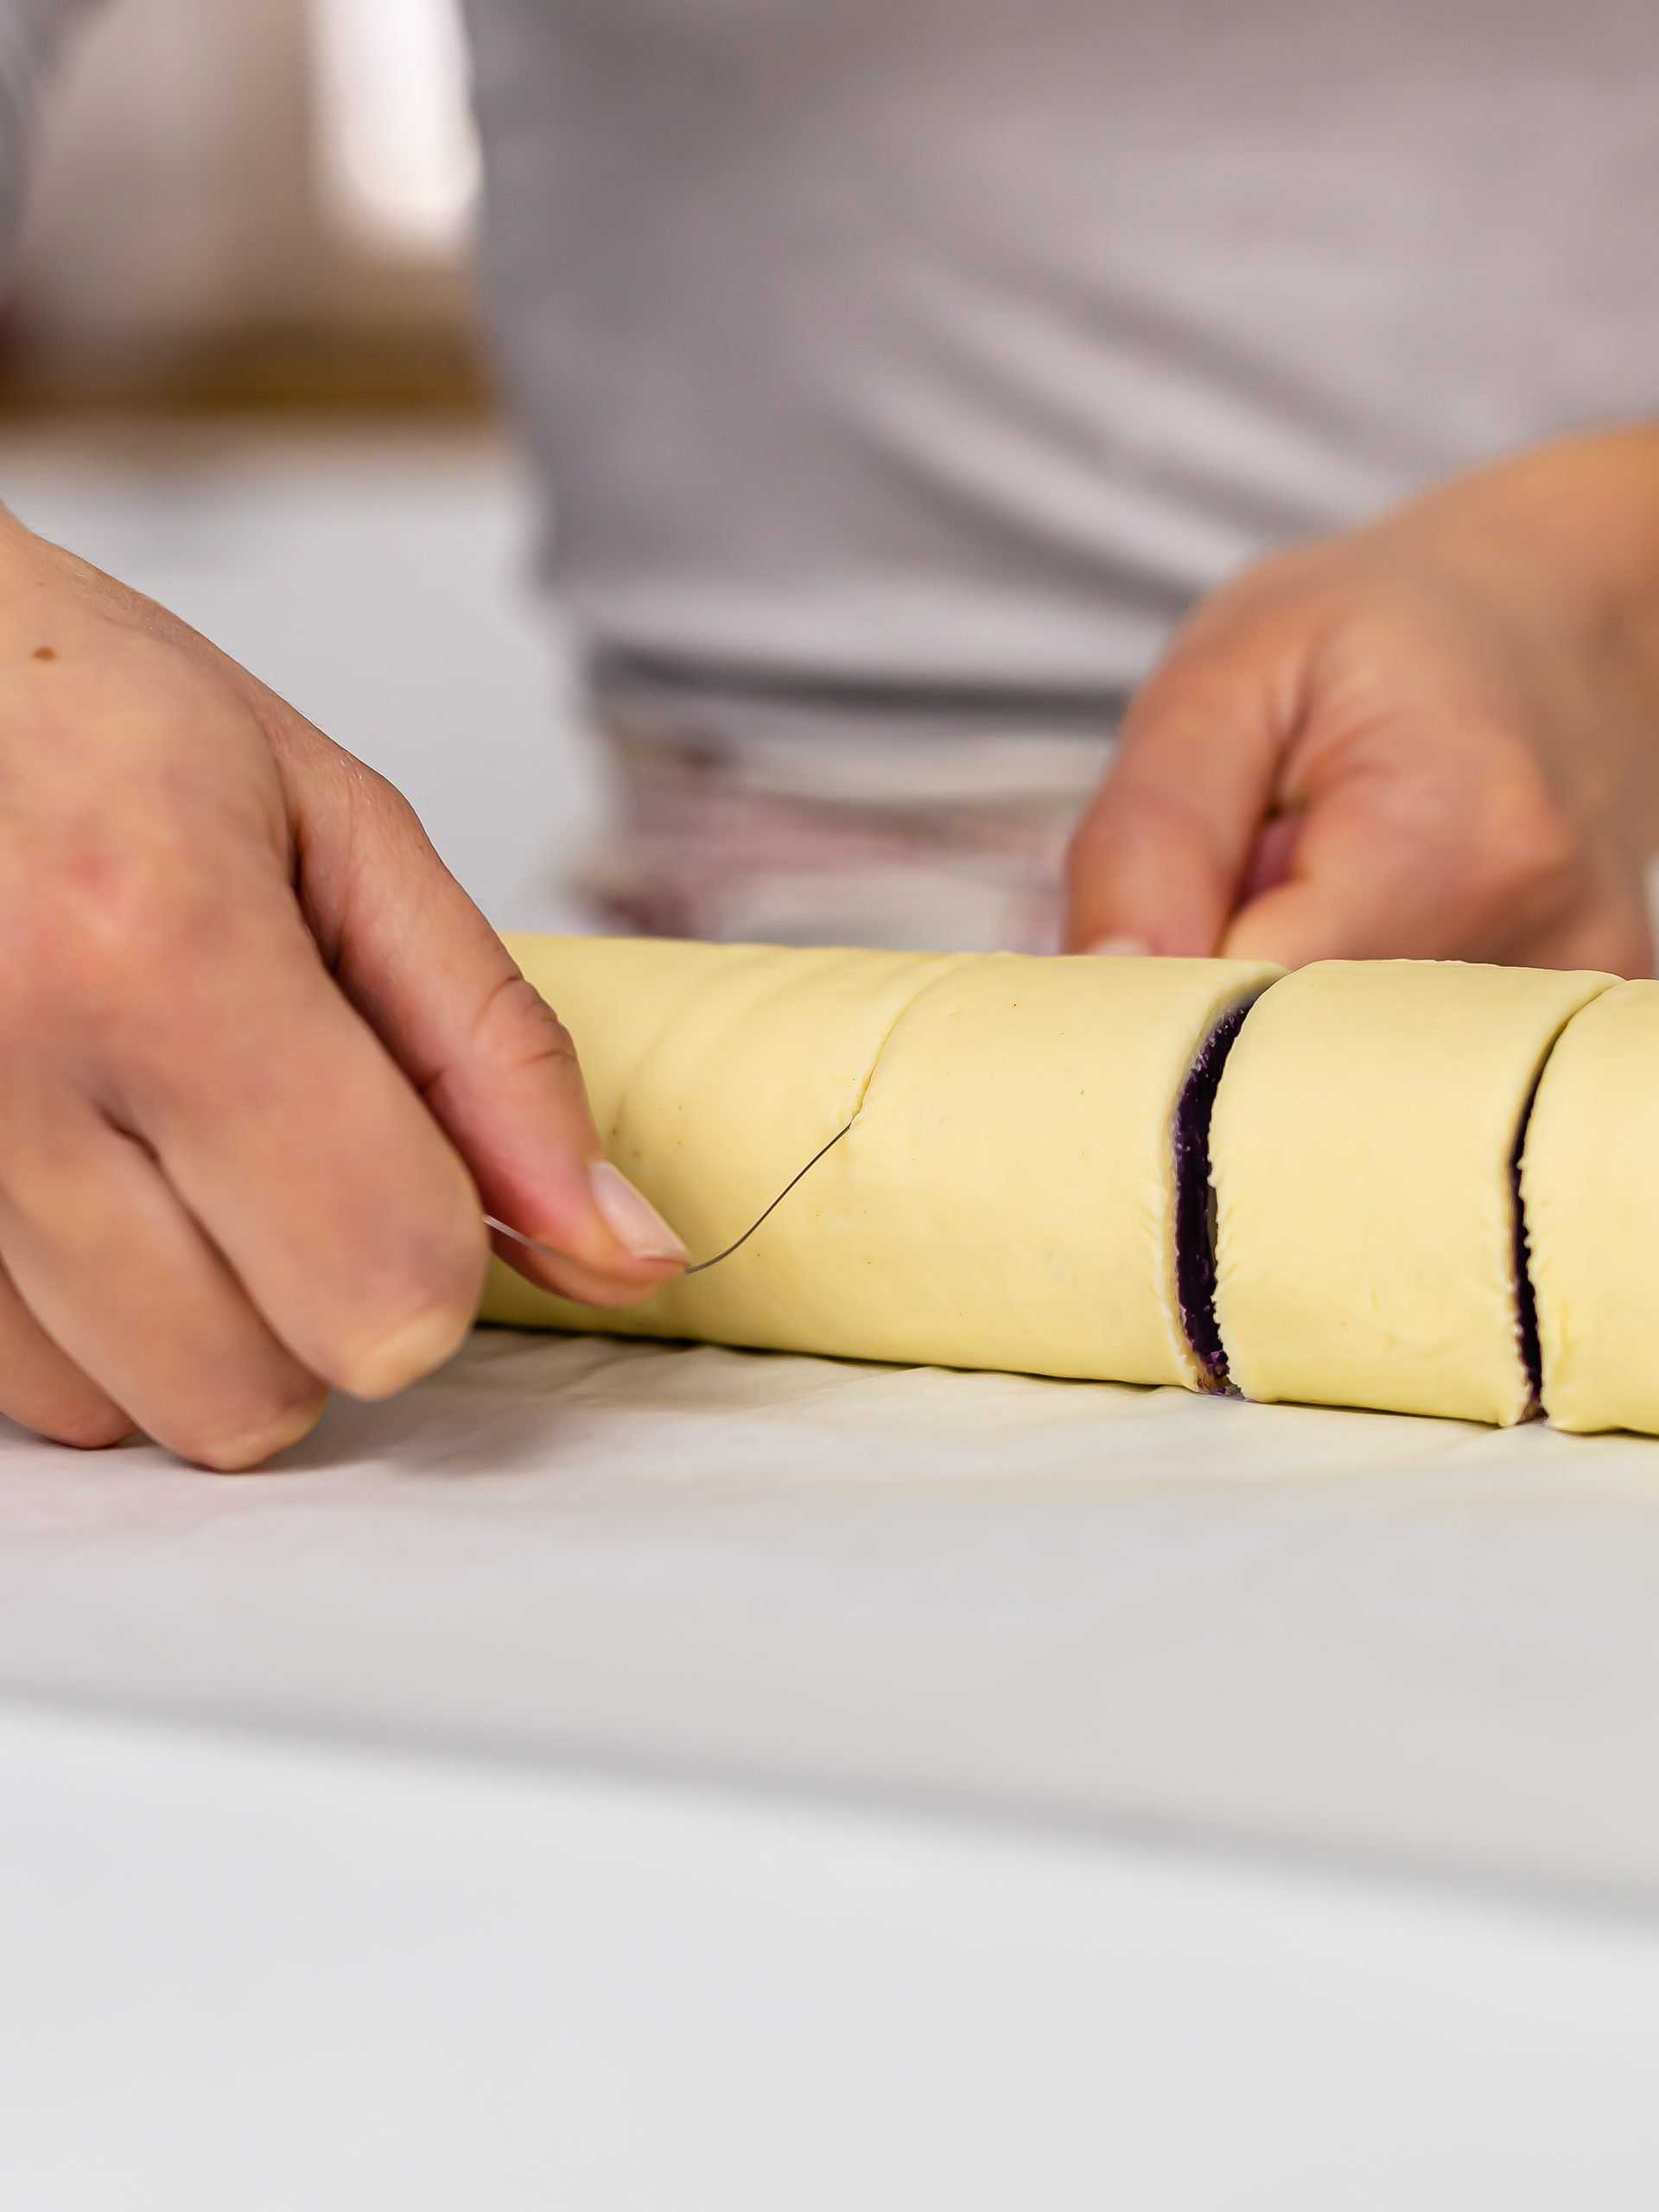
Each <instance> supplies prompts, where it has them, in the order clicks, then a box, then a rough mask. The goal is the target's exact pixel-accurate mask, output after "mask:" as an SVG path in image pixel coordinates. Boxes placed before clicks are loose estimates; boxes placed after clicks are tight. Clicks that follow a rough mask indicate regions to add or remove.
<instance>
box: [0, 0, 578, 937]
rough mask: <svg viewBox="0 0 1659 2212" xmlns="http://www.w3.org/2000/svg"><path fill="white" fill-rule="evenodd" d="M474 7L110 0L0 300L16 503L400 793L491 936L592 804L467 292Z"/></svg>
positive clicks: (557, 923) (525, 503)
mask: <svg viewBox="0 0 1659 2212" xmlns="http://www.w3.org/2000/svg"><path fill="white" fill-rule="evenodd" d="M477 171H478V157H477V149H476V145H475V143H474V135H473V129H472V123H471V117H470V112H469V107H468V97H467V68H466V54H465V46H464V41H463V38H462V34H461V22H460V10H459V6H458V4H457V0H237V4H236V5H235V6H234V7H226V5H225V4H224V0H105V4H104V5H102V6H101V7H99V8H98V9H95V10H92V13H91V15H90V16H89V18H88V20H87V22H86V26H85V28H84V29H83V30H82V31H81V33H80V35H79V37H78V38H77V39H76V40H75V41H74V42H73V45H72V47H71V48H70V50H69V52H68V53H67V55H66V57H65V62H64V66H63V67H62V69H61V70H60V74H59V77H58V80H57V82H56V84H55V86H54V89H53V93H52V96H51V98H50V99H49V101H48V106H47V109H46V112H45V116H44V118H43V129H42V135H41V147H40V152H39V158H38V161H37V164H36V169H35V192H34V196H33V201H32V205H31V209H30V214H29V223H28V226H27V231H26V235H25V239H24V243H23V248H22V257H21V262H20V265H19V268H18V270H17V272H16V277H15V280H14V283H13V286H12V289H11V291H10V296H9V297H8V299H7V301H6V303H5V306H4V309H3V315H0V496H3V498H4V499H6V501H7V503H8V504H9V505H11V506H13V507H14V508H15V509H16V512H18V513H20V514H21V515H22V518H23V519H24V520H25V521H26V522H28V523H29V524H30V525H31V526H32V527H33V528H35V529H37V530H39V531H42V532H43V533H44V534H45V535H46V536H48V537H52V538H54V539H56V540H58V541H59V542H60V543H65V544H67V545H70V546H72V547H73V549H74V550H76V551H77V552H79V553H82V554H84V555H85V556H86V557H87V558H88V559H90V560H92V561H94V562H96V563H98V564H99V566H100V567H101V568H105V569H109V570H110V571H111V573H112V574H114V575H118V576H120V577H121V578H123V580H124V581H125V582H130V583H132V584H134V585H136V586H137V587H138V588H140V589H141V590H143V591H147V592H149V594H151V595H152V596H154V597H156V598H157V599H160V600H162V601H164V602H165V603H166V604H168V605H169V606H171V607H174V608H175V609H176V610H177V612H178V613H181V614H182V615H183V616H184V617H185V619H186V620H188V621H190V622H192V623H194V625H195V626H196V627H197V628H199V629H200V630H202V631H204V632H206V633H207V635H209V636H210V637H212V638H213V639H214V640H215V642H217V643H218V644H219V645H223V646H224V647H225V648H226V650H227V651H228V652H231V653H232V654H234V655H235V656H236V658H238V659H239V660H242V661H244V662H245V663H246V664H248V665H249V666H250V667H251V668H252V669H253V670H254V671H255V672H256V673H257V674H258V675H259V676H261V677H264V679H265V680H266V681H267V682H268V683H271V684H273V685H274V686H275V687H276V689H277V690H279V691H281V692H282V693H283V696H286V697H287V698H289V699H290V700H292V702H294V703H295V704H296V706H297V707H299V708H300V709H302V712H304V713H305V714H307V715H309V716H310V717H311V719H312V720H313V721H316V722H318V723H319V724H321V727H322V728H325V729H327V731H328V732H329V734H331V735H332V736H334V737H335V738H337V739H338V740H339V741H340V742H341V743H342V744H344V745H346V746H348V747H350V748H351V750H352V751H353V752H354V753H358V754H359V756H360V757H361V758H363V759H365V760H368V761H369V762H370V763H371V764H372V766H375V767H377V768H378V769H380V770H381V771H382V772H384V773H385V774H387V775H389V776H391V778H392V779H393V780H394V781H395V782H397V784H398V785H400V786H401V787H402V788H403V789H404V791H406V792H407V793H408V795H409V796H410V798H411V799H412V800H413V801H414V803H415V804H416V808H417V809H418V810H419V811H420V813H421V815H422V817H423V820H424V821H425V822H426V823H427V826H428V828H429V830H430V831H431V832H432V834H433V836H434V838H435V842H437V844H438V846H439V849H440V850H441V851H442V854H443V855H444V858H445V859H446V860H447V861H448V863H449V865H450V866H451V867H452V868H454V871H455V872H456V874H458V875H459V876H460V877H461V880H462V881H463V882H464V883H465V884H466V885H467V888H468V889H469V890H470V891H471V892H472V893H473V894H474V897H475V898H477V899H479V900H480V903H481V904H482V905H483V906H484V907H485V909H486V912H488V913H489V915H490V918H491V919H492V920H493V921H494V922H495V923H496V924H497V925H498V926H499V927H503V928H558V927H563V926H571V925H579V924H580V923H581V921H582V919H583V916H582V912H580V910H579V909H577V908H575V907H574V906H572V905H571V903H570V902H569V899H568V898H567V896H566V894H565V893H564V891H563V888H562V885H563V878H564V875H565V874H566V871H567V869H568V868H569V865H570V863H571V862H572V861H573V860H574V858H575V855H577V854H578V853H579V852H580V850H581V849H582V847H583V846H584V845H585V844H586V843H587V842H589V841H590V840H591V839H592V837H593V836H594V833H595V830H596V828H597V825H598V823H599V822H600V821H601V817H602V813H603V804H604V800H603V793H602V791H601V789H600V787H599V783H598V779H597V770H596V768H595V767H594V763H593V760H592V757H591V756H590V754H589V753H588V749H587V748H586V747H584V745H583V744H582V739H581V734H580V732H579V730H578V728H576V725H575V717H574V715H573V712H572V709H571V704H570V702H571V688H570V686H569V682H568V679H567V674H566V668H567V663H566V658H565V654H564V652H563V641H562V639H560V636H559V634H558V631H557V626H556V621H555V619H554V617H553V615H552V613H551V611H550V609H549V608H548V607H547V606H546V605H545V604H544V603H543V602H542V601H538V600H537V597H536V595H535V594H534V593H533V591H532V589H531V585H530V582H529V570H530V563H531V546H532V540H533V533H534V531H535V528H536V525H537V518H536V517H535V515H534V514H533V512H532V511H531V505H530V495H529V490H528V482H527V478H526V476H525V474H524V472H523V471H521V469H520V468H519V467H518V462H517V460H516V458H515V455H514V453H513V450H512V443H511V439H510V437H509V435H507V434H506V432H505V429H504V428H503V426H502V425H501V423H499V419H498V416H497V413H496V410H495V407H494V404H493V398H492V394H491V391H490V382H489V375H488V370H487V365H486V357H485V348H484V346H483V343H482V340H481V337H480V325H479V317H478V311H477V302H476V298H475V294H474V280H473V267H472V251H471V249H472V241H473V237H474V221H475V212H476V197H477V184H478V176H477Z"/></svg>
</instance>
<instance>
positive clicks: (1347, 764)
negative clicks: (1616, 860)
mask: <svg viewBox="0 0 1659 2212" xmlns="http://www.w3.org/2000/svg"><path fill="white" fill-rule="evenodd" d="M1298 796H1299V797H1300V798H1301V800H1302V802H1303V810H1302V811H1301V813H1300V817H1298V819H1297V826H1296V831H1295V836H1294V844H1293V845H1292V847H1291V849H1290V852H1289V855H1288V874H1287V875H1286V876H1285V877H1284V879H1283V880H1280V881H1277V882H1274V881H1272V880H1268V881H1267V883H1266V885H1265V887H1262V889H1261V890H1260V891H1259V893H1258V895H1256V896H1255V897H1253V898H1249V899H1247V900H1246V901H1245V903H1244V904H1243V906H1241V908H1240V911H1239V912H1238V914H1237V915H1236V918H1235V919H1234V920H1233V922H1232V924H1231V925H1230V927H1229V928H1228V930H1227V931H1226V932H1225V935H1224V939H1223V944H1222V950H1223V951H1224V953H1226V954H1227V955H1228V956H1230V957H1238V958H1249V959H1265V960H1275V961H1279V962H1281V963H1283V964H1284V965H1285V966H1287V967H1297V966H1300V965H1302V964H1304V963H1306V962H1307V961H1310V960H1324V959H1352V960H1363V959H1376V958H1388V957H1391V958H1402V959H1447V958H1461V959H1471V960H1514V959H1515V958H1516V948H1517V946H1519V945H1521V944H1532V945H1533V946H1535V947H1536V948H1542V947H1544V946H1547V945H1550V944H1554V946H1555V948H1556V949H1557V950H1558V951H1559V950H1562V949H1564V948H1565V946H1566V944H1567V932H1569V931H1573V932H1577V931H1578V929H1579V923H1578V921H1576V920H1575V919H1574V918H1575V917H1580V918H1581V917H1583V916H1584V915H1586V914H1587V913H1588V912H1589V911H1590V910H1591V909H1592V908H1593V907H1595V906H1599V905H1602V904H1604V903H1605V901H1604V900H1603V899H1602V897H1601V894H1600V893H1599V891H1598V888H1597V887H1596V885H1595V883H1594V881H1593V880H1592V879H1591V878H1589V877H1587V876H1586V871H1585V868H1584V862H1583V855H1582V850H1581V846H1580V840H1579V839H1578V838H1577V837H1576V836H1575V835H1574V833H1573V827H1572V824H1571V823H1569V822H1568V820H1567V817H1565V815H1564V814H1563V812H1562V810H1561V809H1560V806H1559V804H1557V802H1556V801H1555V799H1554V797H1553V795H1552V794H1551V792H1550V791H1549V790H1548V787H1547V785H1545V783H1544V780H1543V779H1542V776H1541V773H1540V772H1539V771H1538V770H1537V768H1536V766H1535V763H1534V762H1533V760H1532V759H1531V757H1530V755H1529V752H1528V751H1527V748H1526V747H1524V746H1522V745H1521V744H1519V743H1517V742H1516V741H1515V739H1514V738H1513V736H1512V734H1510V732H1509V731H1508V730H1507V729H1506V728H1497V727H1491V728H1489V727H1486V726H1484V725H1483V724H1482V723H1481V722H1480V721H1478V719H1476V718H1472V717H1466V716H1460V717H1459V719H1458V721H1457V722H1456V724H1455V726H1453V725H1451V724H1446V726H1444V727H1441V726H1439V725H1437V724H1436V722H1435V721H1433V719H1425V718H1423V717H1421V716H1418V717H1414V720H1413V723H1412V726H1411V728H1410V729H1409V730H1408V731H1401V730H1398V729H1391V728H1388V727H1378V728H1376V729H1375V730H1374V731H1371V732H1369V733H1367V734H1366V735H1365V737H1364V739H1363V741H1359V742H1356V743H1354V744H1351V745H1350V746H1349V747H1345V748H1333V749H1332V752H1331V753H1329V755H1328V756H1326V758H1325V760H1324V762H1323V764H1322V765H1320V766H1316V768H1315V771H1314V773H1313V779H1312V781H1311V784H1310V785H1309V787H1308V788H1306V789H1305V790H1303V791H1300V792H1299V794H1298ZM1619 943H1620V945H1621V947H1622V948H1623V947H1624V946H1625V945H1626V944H1627V940H1626V939H1625V938H1624V937H1623V936H1622V935H1621V937H1620V939H1619ZM1548 964H1559V963H1558V962H1554V961H1552V962H1550V963H1548Z"/></svg>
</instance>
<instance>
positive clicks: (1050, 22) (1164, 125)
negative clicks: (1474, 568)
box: [468, 0, 1659, 721]
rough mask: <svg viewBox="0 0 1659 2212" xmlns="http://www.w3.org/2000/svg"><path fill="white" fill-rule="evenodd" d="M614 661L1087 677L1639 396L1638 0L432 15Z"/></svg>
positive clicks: (1128, 663) (494, 252)
mask: <svg viewBox="0 0 1659 2212" xmlns="http://www.w3.org/2000/svg"><path fill="white" fill-rule="evenodd" d="M468 11H469V15H470V18H471V23H472V29H473V33H474V46H475V53H476V70H477V99H478V106H479V111H480V116H481V118H482V122H483V127H484V133H485V142H486V177H487V191H488V203H489V206H488V225H487V248H488V270H489V280H490V284H491V289H492V294H493V301H494V306H495V314H496V321H497V327H498V329H499V335H500V344H501V348H502V353H503V356H504V359H505V368H506V372H507V375H508V378H509V381H510V385H511V387H512V391H513V393H514V394H515V396H516V398H517V402H518V407H519V409H520V410H521V411H522V414H523V416H524V421H525V423H527V424H528V426H529V430H530V435H531V439H532V441H533V444H534V448H535V450H536V452H537V455H538V456H539V458H540V459H541V461H543V464H544V465H545V467H546V470H547V472H548V475H549V478H550V481H551V483H552V484H553V486H555V488H556V495H557V501H558V526H557V531H556V537H555V541H554V546H553V552H552V572H553V575H554V576H555V578H556V582H557V584H558V588H559V589H560V591H561V592H562V594H563V596H564V597H565V599H566V600H567V601H569V604H570V605H571V607H573V608H574V609H575V613H576V614H577V616H578V618H579V620H580V621H581V623H582V626H584V628H585V630H586V632H587V634H588V638H589V639H590V641H591V643H592V645H593V646H594V650H595V652H596V655H597V659H598V667H599V673H600V677H601V683H615V684H619V685H622V686H624V687H626V686H627V685H630V684H632V685H635V686H637V685H639V683H645V685H646V686H647V688H651V687H655V689H656V690H658V692H659V693H660V694H662V695H663V696H665V697H666V698H667V700H668V701H669V702H670V709H671V707H672V701H673V699H674V697H675V696H677V695H678V696H681V697H682V698H683V700H684V701H685V702H687V705H688V711H690V709H691V708H693V707H695V709H696V713H697V715H699V716H700V717H701V718H702V720H703V721H707V720H708V719H709V716H710V715H711V714H712V715H713V716H714V717H715V720H716V721H717V720H718V717H719V714H720V712H721V701H722V700H724V701H728V702H730V703H731V706H732V709H733V711H734V712H735V711H737V710H738V709H739V707H740V706H741V702H742V699H743V697H744V695H745V694H746V693H747V694H753V693H756V692H760V693H762V694H765V693H769V692H776V693H778V694H779V695H780V696H785V697H786V696H789V695H791V694H793V695H804V694H810V693H811V692H813V691H814V690H817V691H818V692H819V693H820V694H821V695H823V696H829V697H833V696H836V694H838V693H840V692H842V690H846V689H848V688H850V690H851V692H852V694H853V695H854V696H855V697H870V696H877V695H880V694H881V693H883V692H885V693H887V694H890V695H892V696H893V697H894V698H904V697H908V696H912V695H917V696H921V697H924V698H931V699H933V700H935V701H936V702H937V701H938V700H944V701H946V702H949V701H950V700H951V699H953V698H962V699H963V701H964V707H965V705H966V703H968V702H970V701H971V697H972V696H973V695H974V694H976V693H980V694H983V695H987V696H990V695H995V694H1011V693H1012V694H1021V693H1022V694H1027V695H1032V696H1034V697H1036V698H1037V699H1039V700H1049V701H1051V702H1053V703H1054V705H1055V708H1056V709H1057V712H1058V709H1060V708H1061V707H1062V706H1063V704H1064V702H1066V701H1068V700H1070V701H1071V702H1078V701H1079V700H1081V701H1082V702H1088V701H1090V700H1091V699H1092V700H1099V699H1101V698H1103V697H1109V696H1112V695H1115V694H1120V693H1121V692H1122V690H1124V688H1125V687H1127V686H1128V685H1129V684H1131V683H1134V681H1135V679H1136V678H1137V677H1139V676H1141V674H1142V672H1143V671H1145V669H1146V668H1147V664H1148V662H1149V660H1150V659H1151V658H1152V657H1153V656H1154V653H1155V652H1156V651H1157V650H1158V647H1159V645H1160V640H1161V639H1163V638H1164V637H1165V636H1166V632H1167V630H1168V627H1169V626H1170V624H1171V622H1172V621H1173V620H1174V619H1175V618H1177V617H1178V616H1179V613H1181V611H1182V609H1183V608H1184V607H1186V606H1187V605H1188V604H1189V602H1190V601H1192V598H1193V596H1194V595H1195V594H1198V593H1201V592H1203V591H1205V589H1207V588H1210V587H1212V586H1213V585H1215V584H1217V582H1220V581H1221V580H1222V579H1223V578H1224V577H1225V576H1226V575H1228V574H1229V572H1230V571H1231V570H1232V569H1235V568H1236V567H1237V565H1238V564H1239V563H1241V562H1243V561H1244V560H1246V559H1247V558H1248V557H1249V556H1250V555H1251V554H1252V553H1254V552H1255V551H1256V550H1258V549H1261V548H1262V547H1265V546H1268V545H1271V544H1273V543H1276V542H1280V541H1282V540H1283V539H1286V538H1287V537H1294V536H1297V535H1299V534H1301V533H1305V532H1309V531H1324V530H1328V529H1331V528H1332V527H1333V526H1337V525H1340V524H1345V523H1349V522H1351V521H1353V520H1355V519H1357V518H1360V517H1363V516H1364V515H1367V514H1369V513H1371V512H1374V511H1376V509H1378V508H1381V507H1383V506H1386V505H1389V503H1390V502H1392V501H1394V500H1396V499H1400V498H1402V496H1403V495H1405V494H1407V493H1409V492H1411V491H1412V490H1413V489H1414V487H1415V486H1420V485H1422V484H1424V483H1426V482H1427V481H1428V480H1430V479H1432V478H1434V477H1436V476H1438V475H1440V474H1443V473H1444V472H1446V471H1447V470H1450V469H1455V468H1458V467H1461V466H1463V465H1465V464H1466V463H1468V462H1470V461H1475V460H1478V459H1479V458H1480V457H1482V456H1484V455H1487V454H1496V453H1500V452H1502V451H1503V450H1504V449H1505V448H1511V447H1515V446H1517V445H1522V444H1525V443H1526V442H1529V441H1531V440H1534V439H1537V438H1540V437H1543V436H1546V435H1548V434H1550V433H1551V432H1554V431H1558V430H1562V429H1568V428H1571V427H1573V426H1574V425H1578V424H1584V423H1595V422H1601V421H1605V420H1608V419H1610V418H1615V417H1619V416H1631V415H1637V414H1642V413H1645V412H1649V411H1652V410H1655V409H1656V408H1659V0H1572V4H1571V5H1568V4H1566V0H468Z"/></svg>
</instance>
